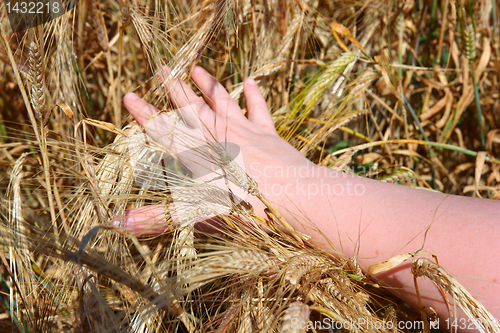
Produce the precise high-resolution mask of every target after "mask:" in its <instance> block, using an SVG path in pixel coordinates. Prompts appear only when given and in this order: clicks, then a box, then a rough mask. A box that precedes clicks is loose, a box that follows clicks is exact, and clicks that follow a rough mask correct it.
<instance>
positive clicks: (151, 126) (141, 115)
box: [123, 93, 203, 150]
mask: <svg viewBox="0 0 500 333" xmlns="http://www.w3.org/2000/svg"><path fill="white" fill-rule="evenodd" d="M123 104H124V105H125V108H127V110H128V112H130V114H131V115H132V116H133V117H134V119H135V120H137V122H138V123H139V124H140V125H143V126H144V128H145V130H146V133H148V135H149V136H150V137H151V138H152V139H153V140H155V141H156V142H158V143H160V144H162V145H164V146H167V147H170V146H171V145H172V139H173V137H174V135H175V136H177V137H178V138H180V139H182V138H183V137H188V136H196V134H198V132H196V131H194V130H191V129H189V128H187V127H186V126H184V125H182V124H179V123H176V122H175V120H174V119H172V118H170V117H169V116H167V115H166V114H164V113H160V111H159V110H158V109H157V108H155V107H154V106H152V105H151V104H149V103H148V102H146V101H145V100H143V99H142V98H140V97H139V96H137V95H136V94H134V93H127V94H126V95H125V97H124V99H123ZM181 141H182V140H179V143H180V142H181ZM201 142H203V141H201ZM181 150H182V149H181Z"/></svg>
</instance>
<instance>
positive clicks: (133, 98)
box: [124, 92, 141, 101]
mask: <svg viewBox="0 0 500 333" xmlns="http://www.w3.org/2000/svg"><path fill="white" fill-rule="evenodd" d="M124 98H126V99H129V100H131V101H136V100H138V99H141V98H140V97H139V96H137V95H136V94H135V93H133V92H128V93H126V94H125V96H124Z"/></svg>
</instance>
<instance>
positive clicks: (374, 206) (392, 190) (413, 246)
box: [124, 67, 500, 328]
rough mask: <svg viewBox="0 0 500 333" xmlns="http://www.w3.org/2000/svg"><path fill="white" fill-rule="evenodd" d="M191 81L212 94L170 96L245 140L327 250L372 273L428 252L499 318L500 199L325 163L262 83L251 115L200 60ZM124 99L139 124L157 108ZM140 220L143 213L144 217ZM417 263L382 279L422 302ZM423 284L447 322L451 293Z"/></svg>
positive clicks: (256, 172) (261, 175) (296, 218)
mask: <svg viewBox="0 0 500 333" xmlns="http://www.w3.org/2000/svg"><path fill="white" fill-rule="evenodd" d="M192 79H193V81H194V82H195V83H196V85H197V86H198V87H199V89H200V90H201V91H202V92H203V93H204V95H205V96H206V98H205V101H204V100H203V99H201V98H199V97H197V96H196V94H195V93H194V92H193V91H192V90H191V89H190V88H189V87H188V86H187V85H186V84H184V83H182V82H181V83H179V82H178V83H176V84H170V86H169V87H168V88H169V89H170V93H169V97H170V98H171V99H172V100H173V101H174V103H175V104H176V105H177V106H178V107H179V108H181V107H183V106H186V105H188V104H194V105H195V106H196V109H197V110H198V115H199V118H200V120H201V121H202V122H203V123H204V124H206V125H207V127H208V130H207V129H203V131H204V132H206V133H205V134H206V135H207V137H209V136H210V134H209V133H208V131H210V133H212V134H213V135H214V136H215V137H216V138H218V139H219V140H220V141H228V142H233V143H236V144H238V145H239V146H240V148H241V152H242V154H243V157H244V164H245V170H246V172H247V173H248V174H249V175H250V176H252V177H253V178H254V179H255V180H256V181H257V183H258V184H259V188H260V189H261V190H262V192H263V193H264V195H265V196H266V197H267V198H268V199H269V200H270V201H271V202H273V204H274V205H275V207H277V208H278V210H279V211H280V212H281V213H282V214H283V215H284V217H285V218H286V219H287V220H288V222H289V223H290V224H291V225H292V226H293V227H294V228H295V229H296V230H298V231H300V232H303V233H305V234H307V235H309V236H312V239H313V240H314V241H315V242H316V243H317V244H319V246H321V247H322V248H323V249H325V250H326V251H330V252H334V251H335V252H336V253H342V254H343V255H345V256H347V257H351V256H357V257H358V262H359V265H360V267H361V268H362V269H363V271H365V272H366V271H367V269H368V268H369V267H370V266H371V265H373V264H376V263H379V262H382V261H384V260H387V259H390V258H392V257H394V256H396V255H399V254H403V253H408V252H415V251H417V250H419V249H421V248H422V249H423V250H426V251H429V252H431V253H433V254H434V255H436V256H437V258H438V260H439V264H440V265H441V266H443V267H444V268H446V270H447V272H449V273H452V274H453V276H455V278H456V279H457V280H458V281H459V282H460V283H461V284H462V285H464V286H465V287H466V288H467V290H468V291H469V292H470V293H471V294H473V295H474V296H475V297H476V298H477V299H478V300H479V301H480V302H481V303H482V304H483V305H484V306H485V307H486V308H487V309H488V310H489V311H490V312H491V313H492V315H493V316H494V317H495V318H497V319H499V320H500V301H499V300H498V297H499V296H498V295H500V283H499V281H500V265H499V263H500V262H499V260H498V254H499V253H500V242H499V240H500V202H498V201H493V200H487V199H477V198H468V197H460V196H455V195H445V194H441V193H435V192H430V191H425V190H418V189H412V188H409V187H405V186H401V185H393V184H387V183H383V182H380V181H375V180H371V179H367V178H363V177H358V176H353V175H349V174H345V173H340V172H336V171H332V170H330V169H327V168H324V167H320V166H316V165H315V164H313V163H312V162H310V161H308V160H307V159H306V158H305V157H304V156H303V155H301V154H300V153H299V152H298V151H297V150H296V149H295V148H294V147H292V146H291V145H290V144H288V143H287V142H286V141H285V140H283V139H282V138H281V137H280V136H279V135H278V134H277V132H276V130H275V127H274V123H273V120H272V117H271V115H270V113H269V111H268V108H267V105H266V102H265V100H264V98H263V97H262V95H261V93H260V90H259V88H258V86H257V85H256V84H255V82H254V81H253V80H251V79H247V80H245V82H244V94H245V98H246V103H247V113H248V114H247V117H245V116H244V114H243V113H242V111H241V109H240V107H239V106H238V104H237V103H236V102H235V101H234V100H232V99H231V97H230V96H229V94H228V93H227V91H226V90H225V89H224V87H223V86H222V85H221V84H220V83H218V82H217V81H216V80H215V79H213V78H212V77H211V76H210V75H209V74H208V73H207V72H206V71H205V70H203V69H202V68H199V67H196V68H195V70H194V71H193V73H192ZM124 105H125V107H126V108H127V110H128V111H129V112H130V113H131V115H132V116H133V117H134V118H135V119H136V120H137V121H138V123H139V124H145V123H146V122H147V121H148V119H150V117H151V116H152V115H154V114H155V113H157V112H158V110H157V109H156V108H154V107H153V106H151V105H149V104H148V103H147V102H145V101H144V100H142V99H140V98H139V97H138V96H136V95H135V94H132V93H129V94H127V95H126V96H125V99H124ZM155 119H158V120H155ZM159 119H160V118H152V119H151V120H149V121H161V120H159ZM214 120H215V124H214ZM148 134H150V135H151V133H148ZM152 136H153V139H155V140H156V138H155V137H154V135H152ZM287 172H288V173H287ZM293 172H297V174H295V175H294V174H293ZM246 200H247V201H249V202H250V203H251V204H252V205H253V207H254V209H255V211H256V213H257V214H259V215H261V216H265V214H264V212H263V209H264V206H263V204H262V203H261V202H260V201H259V200H258V199H256V198H255V197H252V196H250V195H249V196H248V197H247V198H246ZM140 218H141V216H140V214H139V215H136V216H135V221H139V220H140ZM129 222H131V223H134V221H129ZM429 227H430V228H429ZM428 228H429V230H428V232H427V234H426V237H425V242H424V233H425V231H426V230H427V229H428ZM318 230H319V231H320V232H318ZM325 237H326V238H327V239H328V240H329V242H326V241H325ZM410 264H411V262H408V263H406V264H402V265H400V266H398V267H396V268H394V269H391V270H389V271H386V272H383V273H380V274H378V275H376V278H378V279H380V280H381V281H382V282H383V283H384V284H387V285H389V286H390V287H393V288H394V293H395V294H397V295H398V296H399V297H400V298H401V299H403V300H404V301H406V302H407V303H408V304H410V305H412V306H413V307H415V308H418V302H417V298H416V297H415V287H414V282H413V275H412V274H411V271H410ZM418 282H419V287H420V291H421V296H422V301H423V303H424V306H426V307H432V308H433V309H434V310H436V312H437V313H438V314H439V316H440V320H441V324H442V327H444V328H446V326H447V325H446V324H445V325H443V323H444V320H446V318H448V317H449V316H448V309H447V307H446V305H445V302H444V300H443V297H442V296H441V294H440V293H439V291H438V289H437V288H436V287H434V285H433V284H432V283H430V282H429V281H426V278H419V279H418ZM459 318H460V317H459ZM465 323H466V324H469V323H470V322H468V321H465Z"/></svg>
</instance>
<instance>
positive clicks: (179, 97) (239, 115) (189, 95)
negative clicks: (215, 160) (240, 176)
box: [121, 67, 316, 234]
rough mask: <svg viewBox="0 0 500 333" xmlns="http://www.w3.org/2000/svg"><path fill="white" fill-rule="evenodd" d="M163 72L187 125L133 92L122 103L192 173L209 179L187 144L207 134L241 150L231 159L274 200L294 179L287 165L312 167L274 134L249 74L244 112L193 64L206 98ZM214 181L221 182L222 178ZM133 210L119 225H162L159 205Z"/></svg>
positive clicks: (149, 229) (146, 229) (258, 206)
mask: <svg viewBox="0 0 500 333" xmlns="http://www.w3.org/2000/svg"><path fill="white" fill-rule="evenodd" d="M166 72H167V70H165V72H162V73H160V74H159V76H160V77H162V78H163V79H164V82H163V83H164V86H165V88H166V90H167V92H168V96H169V97H170V99H171V100H172V102H173V103H174V105H175V106H176V107H177V108H179V109H180V112H181V114H182V116H183V117H184V119H185V121H186V123H187V124H188V125H189V128H187V127H186V126H183V125H181V124H178V123H175V121H174V120H173V119H172V118H170V117H168V116H167V115H166V114H159V110H158V109H157V108H155V107H154V106H152V105H150V104H149V103H147V102H145V101H144V100H142V99H141V98H139V97H138V96H137V95H135V94H134V93H128V94H126V95H125V98H124V105H125V107H126V108H127V110H128V111H129V112H130V113H131V115H132V116H133V117H134V118H135V119H136V120H137V122H138V123H139V124H141V125H143V126H144V127H145V130H146V132H147V134H148V135H149V136H150V137H151V138H152V139H153V140H155V141H157V142H158V143H160V144H162V145H165V146H168V147H171V148H172V149H173V151H174V152H176V153H178V154H179V158H180V159H181V161H182V162H183V163H185V164H186V165H187V166H188V168H189V169H191V170H192V171H193V177H195V178H200V179H201V180H202V181H207V180H209V179H208V178H209V177H210V175H209V173H208V172H207V166H206V165H204V164H203V159H202V158H201V159H200V156H196V153H195V152H194V151H193V150H192V148H195V147H196V146H199V145H200V144H201V143H203V142H204V140H206V139H208V141H214V140H217V141H219V142H221V143H222V146H224V145H225V144H224V143H232V144H235V145H236V146H237V147H239V149H240V154H239V155H237V156H233V158H235V159H234V161H235V162H236V163H238V164H239V165H240V166H241V167H242V168H243V169H244V170H245V171H246V172H247V173H248V175H249V176H250V177H252V178H253V179H254V180H255V181H256V182H257V184H258V185H259V188H260V189H261V191H262V192H263V194H264V195H265V196H266V197H268V198H269V199H270V200H271V202H273V201H274V202H278V201H279V200H280V199H281V196H283V189H285V188H287V186H289V185H290V184H291V183H292V182H293V180H291V179H290V177H288V175H287V172H286V171H287V170H290V168H296V169H295V170H298V169H299V168H301V169H302V170H312V169H314V168H315V167H316V166H315V165H314V164H313V163H311V162H309V161H308V160H307V159H306V158H305V157H304V156H302V155H301V154H300V153H299V152H298V151H297V150H296V149H295V148H294V147H292V146H291V145H290V144H288V143H287V142H286V141H285V140H283V139H282V138H281V137H280V136H279V135H278V133H277V132H276V130H275V127H274V123H273V120H272V117H271V115H270V113H269V111H268V108H267V105H266V102H265V100H264V98H263V96H262V94H261V93H260V90H259V88H258V86H257V84H256V83H255V81H254V80H252V79H247V80H245V82H244V84H243V87H244V94H245V98H246V101H247V112H248V118H247V117H245V116H244V114H243V112H242V110H241V108H240V107H239V106H238V104H237V103H236V102H235V101H234V100H233V99H232V98H231V97H230V96H229V94H228V93H227V91H226V89H225V88H224V87H223V86H222V85H221V84H220V83H219V82H217V81H216V80H215V79H214V78H212V77H211V76H210V75H209V74H208V72H206V71H205V70H204V69H202V68H201V67H196V68H195V69H194V71H193V73H192V79H193V81H194V82H195V83H196V84H197V86H198V87H199V89H200V90H201V91H202V92H203V93H204V96H205V101H204V100H203V99H202V98H200V97H198V96H197V95H196V94H195V93H194V92H193V91H192V90H191V88H189V87H188V86H187V85H186V84H185V83H184V82H182V81H180V80H174V79H172V78H171V77H169V76H168V73H166ZM165 74H166V75H165ZM155 115H156V116H155ZM189 148H191V149H189ZM304 168H305V169H304ZM218 186H223V185H222V183H221V180H219V183H218ZM276 189H279V190H278V191H277V190H276ZM231 190H232V191H233V192H237V191H235V187H234V186H231ZM237 194H238V195H242V199H245V200H247V201H249V202H250V203H251V204H252V206H253V207H254V209H255V210H256V211H257V212H258V213H261V212H262V211H263V208H264V205H263V204H262V203H261V202H260V201H259V200H257V199H255V198H253V197H252V196H247V197H246V198H245V197H244V195H245V193H243V194H242V193H241V191H240V192H237ZM136 210H137V211H128V212H127V213H126V216H125V219H123V221H122V223H121V225H122V226H125V227H126V228H127V229H128V230H129V231H131V232H132V233H136V234H145V233H146V234H155V233H160V232H162V231H163V229H164V228H165V224H164V223H163V224H162V223H158V222H159V221H160V220H164V219H165V215H164V213H163V207H161V206H152V207H141V208H138V209H136ZM207 217H210V214H208V215H207ZM144 221H149V222H147V223H145V222H144ZM153 225H155V227H153Z"/></svg>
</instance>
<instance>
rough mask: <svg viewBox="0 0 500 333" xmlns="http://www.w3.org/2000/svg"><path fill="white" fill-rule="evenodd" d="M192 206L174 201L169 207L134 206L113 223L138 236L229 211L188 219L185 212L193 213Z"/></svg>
mask: <svg viewBox="0 0 500 333" xmlns="http://www.w3.org/2000/svg"><path fill="white" fill-rule="evenodd" d="M192 207H193V204H191V203H186V202H180V201H174V203H173V204H171V205H169V206H167V207H165V205H152V206H143V207H139V208H134V209H130V210H127V211H125V212H124V213H123V215H121V216H119V215H117V216H115V217H114V218H113V225H115V226H116V227H119V228H121V229H124V230H126V231H128V232H130V233H131V234H133V235H136V236H148V235H159V234H161V233H163V232H165V231H167V230H168V229H171V228H175V227H179V226H181V227H184V226H187V225H190V224H196V223H198V222H202V221H206V220H210V219H212V218H214V217H216V216H217V215H218V214H225V213H227V212H226V211H224V212H216V210H213V213H206V214H201V215H200V216H196V217H194V218H193V219H186V218H185V216H184V214H185V213H186V212H189V213H192V212H190V211H189V210H190V209H191V208H192ZM228 211H229V210H228ZM189 215H191V214H189Z"/></svg>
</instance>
